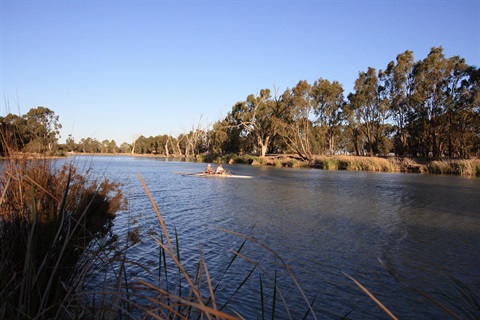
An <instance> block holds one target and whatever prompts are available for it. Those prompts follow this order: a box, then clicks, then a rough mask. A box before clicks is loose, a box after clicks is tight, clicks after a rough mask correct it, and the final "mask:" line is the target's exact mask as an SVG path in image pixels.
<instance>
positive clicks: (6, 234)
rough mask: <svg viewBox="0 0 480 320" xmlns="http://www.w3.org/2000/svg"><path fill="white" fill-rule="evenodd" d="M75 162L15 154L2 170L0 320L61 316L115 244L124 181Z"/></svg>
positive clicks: (77, 303)
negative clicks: (84, 170)
mask: <svg viewBox="0 0 480 320" xmlns="http://www.w3.org/2000/svg"><path fill="white" fill-rule="evenodd" d="M89 178H90V177H87V176H84V175H81V174H78V173H77V171H76V168H75V167H74V166H73V165H65V166H62V167H61V168H60V169H56V166H55V164H54V163H53V162H52V161H51V160H47V159H40V158H39V159H25V158H21V159H12V160H8V161H4V162H3V163H2V173H1V175H0V187H1V198H0V318H4V319H5V318H8V319H30V318H40V319H44V318H62V317H63V316H64V315H65V314H68V313H72V312H73V314H75V312H76V311H78V310H79V309H78V308H79V307H80V306H81V305H82V303H83V301H80V300H79V296H78V292H79V290H81V288H82V286H83V285H84V283H85V279H86V278H87V276H88V274H89V273H90V272H91V271H92V270H95V269H96V268H98V267H99V266H100V264H99V262H100V260H99V259H96V258H95V257H96V256H98V255H100V254H102V251H103V249H104V248H106V247H107V246H110V245H112V244H113V242H114V240H115V238H114V237H111V235H110V234H109V230H110V227H111V221H112V219H113V218H114V216H115V212H117V211H118V210H119V209H121V208H122V206H123V205H124V203H125V202H124V197H123V194H122V193H121V191H120V189H119V185H118V184H116V183H112V182H109V181H108V180H106V179H104V180H91V179H89Z"/></svg>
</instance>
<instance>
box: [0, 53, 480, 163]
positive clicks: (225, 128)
mask: <svg viewBox="0 0 480 320" xmlns="http://www.w3.org/2000/svg"><path fill="white" fill-rule="evenodd" d="M479 89H480V69H479V68H477V67H474V66H469V65H467V64H466V62H465V60H464V59H463V58H460V57H458V56H453V57H450V58H447V57H446V56H445V55H444V53H443V48H442V47H434V48H432V49H431V51H430V53H429V54H428V56H427V57H426V58H424V59H423V60H419V61H415V60H414V57H413V52H412V51H408V50H407V51H405V52H403V53H401V54H399V55H398V56H397V58H396V60H395V61H391V62H390V63H389V64H388V65H387V66H386V68H385V70H379V71H378V72H377V70H376V69H374V68H371V67H370V68H368V70H367V71H363V72H360V73H359V75H358V78H357V79H356V81H355V85H354V92H353V93H349V94H348V95H345V93H344V89H343V87H342V85H341V84H340V83H339V82H338V81H333V82H331V81H329V80H326V79H323V78H319V79H318V80H316V81H314V83H313V84H309V83H308V82H307V81H305V80H301V81H299V82H298V83H297V84H296V85H295V86H294V87H293V88H287V89H286V90H285V91H284V92H283V93H280V92H278V89H277V88H273V92H272V91H271V90H270V89H262V90H260V92H258V93H256V94H250V95H248V97H247V98H246V99H245V101H239V102H237V103H235V104H234V105H233V106H232V108H231V111H230V112H228V114H227V116H226V117H225V118H224V119H220V120H218V121H216V122H215V123H213V125H211V126H203V124H202V123H201V121H199V123H198V124H197V125H196V126H192V128H191V130H189V131H188V132H185V133H182V134H180V135H178V136H176V137H174V136H172V135H160V136H155V137H144V136H139V137H136V138H135V139H134V141H133V142H132V144H128V143H123V144H122V145H120V146H117V145H116V143H115V141H113V140H111V141H109V140H104V141H102V142H99V141H97V140H96V139H92V138H84V139H81V140H80V141H79V142H78V143H76V142H75V141H74V139H73V137H71V136H69V137H68V138H67V140H66V143H65V144H64V145H62V146H56V142H57V138H56V136H57V135H58V130H59V128H61V126H60V124H59V123H58V117H57V116H55V115H54V113H53V112H52V111H50V110H49V109H46V108H43V107H38V108H36V109H32V110H30V111H29V113H27V114H26V115H24V116H15V115H11V114H9V115H7V116H6V117H5V118H3V117H1V118H0V124H1V125H2V127H1V130H2V131H1V132H2V137H3V139H2V148H4V141H8V142H9V143H10V144H9V145H10V146H11V147H13V148H16V149H17V150H19V151H32V152H45V151H47V150H48V151H52V148H55V147H56V148H60V149H63V150H65V151H73V152H83V153H136V154H162V155H166V156H187V157H191V156H196V155H198V154H205V153H209V154H212V155H221V154H226V153H236V154H257V155H260V156H265V155H266V154H267V153H273V154H285V153H288V154H292V153H293V154H296V155H297V156H298V157H300V158H302V159H304V160H311V159H312V158H313V157H314V156H315V155H319V154H322V155H336V154H354V155H368V156H374V155H389V154H394V155H398V156H409V157H434V158H441V157H451V158H471V157H480V90H479ZM207 127H208V128H207ZM13 128H14V129H15V130H12V129H13ZM2 150H3V149H2ZM2 152H3V151H2Z"/></svg>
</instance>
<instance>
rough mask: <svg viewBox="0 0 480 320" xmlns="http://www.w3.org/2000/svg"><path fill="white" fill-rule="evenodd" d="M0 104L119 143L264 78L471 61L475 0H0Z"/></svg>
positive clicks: (166, 127) (152, 132)
mask: <svg viewBox="0 0 480 320" xmlns="http://www.w3.org/2000/svg"><path fill="white" fill-rule="evenodd" d="M0 11H1V12H0V19H1V21H0V34H1V38H0V48H1V52H0V68H1V69H0V86H1V94H2V101H1V102H0V106H1V109H0V112H1V113H0V114H1V115H6V114H7V113H16V114H25V113H27V112H28V110H30V109H31V108H34V107H37V106H43V107H46V108H49V109H51V110H53V111H54V112H55V114H56V115H58V116H59V117H60V123H61V124H62V125H63V129H62V131H61V136H62V138H61V140H60V141H64V140H65V138H67V136H68V135H69V134H72V136H73V137H74V138H75V141H77V142H79V141H80V139H81V138H86V137H92V138H96V139H97V140H99V141H100V142H101V141H103V140H104V139H108V140H111V139H114V140H115V141H116V142H117V144H118V145H120V144H121V143H122V142H129V143H131V142H132V138H133V137H134V136H138V135H144V136H147V137H148V136H156V135H162V134H170V135H175V136H176V135H178V134H180V133H183V132H186V131H187V130H189V129H191V128H192V126H194V125H195V126H197V124H198V123H199V121H200V119H202V123H201V124H202V127H206V126H207V125H209V124H212V123H213V122H215V121H217V120H219V119H221V118H224V117H225V116H226V114H227V113H228V112H229V111H230V110H231V108H232V106H233V105H234V104H235V103H236V102H237V101H242V100H245V99H246V97H247V96H248V95H249V94H252V93H253V94H256V93H258V92H259V91H260V89H263V88H269V89H272V92H273V87H274V86H275V87H277V88H278V89H279V93H282V92H283V91H285V89H286V88H291V87H293V86H295V85H296V84H297V83H298V81H300V80H307V81H308V82H309V83H311V84H313V82H314V81H315V80H317V79H319V78H324V79H328V80H331V81H333V80H337V81H339V82H340V83H341V84H342V85H343V87H344V89H345V95H347V94H348V93H349V92H351V91H352V90H353V84H354V81H355V79H356V78H357V76H358V73H359V72H361V71H366V70H367V69H368V67H373V68H376V69H377V70H379V69H385V68H386V66H387V64H388V62H390V61H392V60H395V58H396V56H397V55H398V54H400V53H402V52H404V51H405V50H411V51H413V53H414V56H415V60H421V59H424V58H425V57H426V56H427V54H428V53H429V51H430V48H432V47H437V46H442V47H443V48H444V53H445V54H446V56H447V57H451V56H454V55H458V56H461V57H463V58H465V59H466V62H467V63H468V64H469V65H475V66H477V67H478V66H479V65H480V1H478V0H468V1H464V0H445V1H433V0H432V1H429V0H423V1H408V0H378V1H375V0H369V1H362V0H358V1H355V0H350V1H342V0H340V1H334V0H328V1H327V0H317V1H316V0H309V1H301V0H300V1H280V0H277V1H275V0H271V1H247V0H243V1H242V0H237V1H229V0H223V1H214V0H210V1H202V0H199V1H193V0H191V1H161V0H148V1H142V0H140V1H113V0H110V1H108V0H104V1H102V0H97V1H81V0H70V1H69V0H57V1H54V0H52V1H42V0H36V1H22V0H18V1H13V0H12V1H7V0H0Z"/></svg>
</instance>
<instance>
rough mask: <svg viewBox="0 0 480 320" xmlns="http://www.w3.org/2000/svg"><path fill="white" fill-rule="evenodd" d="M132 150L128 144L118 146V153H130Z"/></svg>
mask: <svg viewBox="0 0 480 320" xmlns="http://www.w3.org/2000/svg"><path fill="white" fill-rule="evenodd" d="M131 150H132V145H131V144H130V143H128V142H123V143H122V144H121V145H120V151H121V152H122V153H130V152H131Z"/></svg>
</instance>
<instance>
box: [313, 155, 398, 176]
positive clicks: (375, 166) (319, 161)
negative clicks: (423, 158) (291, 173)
mask: <svg viewBox="0 0 480 320" xmlns="http://www.w3.org/2000/svg"><path fill="white" fill-rule="evenodd" d="M313 166H314V167H319V168H321V169H324V170H349V171H377V172H399V171H400V167H399V165H398V164H397V162H396V161H395V160H391V159H384V158H376V157H356V156H317V157H315V159H314V160H313Z"/></svg>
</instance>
